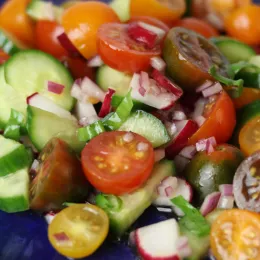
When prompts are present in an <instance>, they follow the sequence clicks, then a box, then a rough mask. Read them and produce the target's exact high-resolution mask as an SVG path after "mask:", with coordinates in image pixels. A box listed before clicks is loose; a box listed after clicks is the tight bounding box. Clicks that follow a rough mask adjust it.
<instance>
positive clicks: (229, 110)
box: [188, 91, 236, 145]
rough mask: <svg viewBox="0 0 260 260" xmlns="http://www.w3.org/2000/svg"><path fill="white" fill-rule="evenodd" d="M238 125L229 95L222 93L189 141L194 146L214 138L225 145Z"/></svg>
mask: <svg viewBox="0 0 260 260" xmlns="http://www.w3.org/2000/svg"><path fill="white" fill-rule="evenodd" d="M235 125H236V111H235V108H234V104H233V102H232V100H231V98H230V97H229V95H228V94H227V93H226V92H225V91H222V92H221V94H220V96H219V98H218V100H217V101H216V104H215V105H214V107H213V109H212V111H211V112H210V114H209V116H208V117H207V119H206V121H205V122H204V124H203V125H202V126H201V127H200V128H199V130H198V131H197V132H196V133H195V134H194V135H193V136H192V137H191V138H190V139H189V141H188V144H189V145H194V144H196V142H198V141H199V140H201V139H203V138H209V137H211V136H214V137H215V138H216V141H217V143H218V144H221V143H225V142H227V141H228V140H229V138H230V137H231V136H232V133H233V130H234V128H235Z"/></svg>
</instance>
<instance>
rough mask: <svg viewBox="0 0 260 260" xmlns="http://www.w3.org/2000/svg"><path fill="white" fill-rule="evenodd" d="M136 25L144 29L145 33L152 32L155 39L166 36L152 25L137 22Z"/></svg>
mask: <svg viewBox="0 0 260 260" xmlns="http://www.w3.org/2000/svg"><path fill="white" fill-rule="evenodd" d="M138 25H139V26H141V27H142V28H144V29H145V30H147V31H150V32H153V33H154V34H156V35H157V37H158V38H159V39H162V38H163V37H164V36H165V34H166V32H165V31H164V30H163V29H161V28H159V27H157V26H153V25H151V24H148V23H144V22H138Z"/></svg>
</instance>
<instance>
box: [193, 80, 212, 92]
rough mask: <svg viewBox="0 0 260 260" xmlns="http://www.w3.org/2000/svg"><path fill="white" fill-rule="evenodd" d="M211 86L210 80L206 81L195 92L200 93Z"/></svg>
mask: <svg viewBox="0 0 260 260" xmlns="http://www.w3.org/2000/svg"><path fill="white" fill-rule="evenodd" d="M212 85H213V82H212V81H210V80H206V81H205V82H204V83H203V84H202V85H201V86H199V87H198V88H197V89H196V92H197V93H198V92H201V91H203V90H205V89H207V88H209V87H210V86H212Z"/></svg>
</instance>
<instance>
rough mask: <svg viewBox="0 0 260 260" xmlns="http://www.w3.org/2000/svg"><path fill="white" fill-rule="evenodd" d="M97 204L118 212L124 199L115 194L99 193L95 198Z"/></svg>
mask: <svg viewBox="0 0 260 260" xmlns="http://www.w3.org/2000/svg"><path fill="white" fill-rule="evenodd" d="M95 201H96V204H97V206H99V207H100V208H102V209H104V210H105V211H106V210H109V211H112V212H115V211H116V212H118V211H120V210H121V208H122V205H123V201H122V199H121V198H120V197H117V196H115V195H105V194H98V195H97V196H96V198H95Z"/></svg>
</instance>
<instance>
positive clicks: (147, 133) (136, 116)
mask: <svg viewBox="0 0 260 260" xmlns="http://www.w3.org/2000/svg"><path fill="white" fill-rule="evenodd" d="M119 130H121V131H131V132H134V133H137V134H139V135H142V136H144V137H145V138H146V139H147V140H149V141H150V142H151V143H152V145H153V147H154V148H156V147H158V146H161V145H163V144H166V143H167V142H169V141H170V140H171V139H170V136H169V134H168V132H167V130H166V128H165V126H164V125H163V123H162V122H161V121H160V120H159V119H158V118H156V117H155V116H153V115H151V114H149V113H147V112H145V111H142V110H137V111H135V112H134V113H132V114H131V115H130V117H129V118H128V119H127V120H126V122H125V123H124V124H123V125H122V126H121V127H120V129H119Z"/></svg>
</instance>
